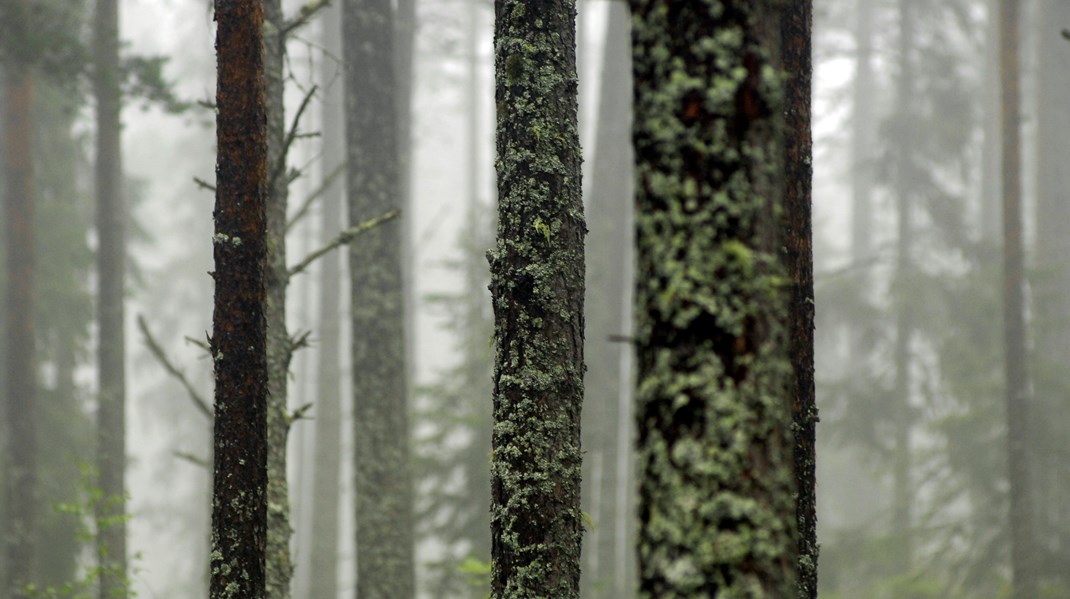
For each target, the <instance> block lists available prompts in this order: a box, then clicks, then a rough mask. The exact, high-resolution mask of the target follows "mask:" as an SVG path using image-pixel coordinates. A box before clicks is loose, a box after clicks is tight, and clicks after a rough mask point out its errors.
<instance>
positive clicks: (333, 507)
mask: <svg viewBox="0 0 1070 599" xmlns="http://www.w3.org/2000/svg"><path fill="white" fill-rule="evenodd" d="M341 14H342V13H341V10H340V9H339V8H338V7H337V5H333V4H332V5H331V6H330V7H328V8H327V9H325V12H324V14H323V16H322V20H321V22H322V23H323V27H324V32H323V43H324V46H325V47H326V49H327V52H329V53H330V55H331V56H341V55H342V30H341V24H340V23H339V17H340V16H341ZM337 69H338V65H337V64H335V63H334V62H333V61H331V60H326V59H325V60H324V61H323V64H322V66H321V70H322V79H323V81H331V80H333V79H334V76H335V73H336V71H337ZM322 110H323V113H322V114H323V125H322V127H321V130H322V131H323V158H322V162H321V165H322V175H323V177H324V179H325V180H326V178H327V177H330V176H331V173H332V172H333V170H334V168H335V165H337V164H338V163H339V162H340V161H341V160H342V159H343V156H344V152H345V140H344V139H343V134H342V127H344V123H345V121H344V118H345V117H344V115H343V114H342V90H341V86H340V85H334V86H330V87H327V88H326V90H325V92H324V100H323V109H322ZM321 201H322V202H323V219H322V230H321V232H320V235H321V237H322V240H323V242H324V243H328V242H330V240H332V239H334V238H335V237H336V236H337V235H338V233H339V232H340V231H341V229H342V227H341V223H342V220H341V219H342V183H341V182H340V181H337V182H335V183H332V184H331V185H330V186H328V187H327V190H326V192H325V193H324V194H323V199H322V200H321ZM341 262H342V259H341V256H340V255H339V254H338V252H329V253H327V254H325V255H324V256H323V257H322V258H320V268H321V269H322V270H321V271H320V281H321V283H320V330H319V370H318V372H317V375H316V380H317V384H316V405H315V426H316V450H315V451H316V462H315V466H314V468H313V473H312V476H313V483H312V484H313V489H314V491H313V494H312V531H311V535H310V536H311V538H312V543H311V544H312V550H311V551H312V555H311V558H310V560H309V568H310V570H311V576H310V586H309V597H315V598H321V597H322V598H324V599H335V598H336V597H337V596H338V588H337V587H338V527H339V525H340V523H339V522H338V504H339V501H340V495H339V493H340V481H339V477H340V476H341V470H342V468H341V451H342V428H341V423H342V404H341V402H342V398H341V386H340V381H341V380H342V369H341V356H342V350H341V347H342V344H341V341H342V336H341V328H342V323H341V312H340V310H341V301H340V300H341V296H340V295H339V294H340V293H341V292H342V289H341V284H340V281H341V277H342V272H341Z"/></svg>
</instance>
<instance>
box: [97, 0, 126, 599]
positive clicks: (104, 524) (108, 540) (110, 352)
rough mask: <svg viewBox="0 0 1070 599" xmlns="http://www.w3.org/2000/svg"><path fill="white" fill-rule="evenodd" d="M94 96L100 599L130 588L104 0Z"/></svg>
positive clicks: (114, 94) (111, 69) (119, 246)
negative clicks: (127, 560) (125, 515)
mask: <svg viewBox="0 0 1070 599" xmlns="http://www.w3.org/2000/svg"><path fill="white" fill-rule="evenodd" d="M93 33H94V38H93V65H94V73H93V75H94V76H93V92H94V96H96V112H97V114H96V116H97V140H96V141H97V156H96V200H97V203H96V210H97V212H96V227H97V240H98V244H99V245H98V249H97V285H98V291H97V322H98V327H99V331H100V333H99V336H98V345H97V347H98V350H97V369H98V372H97V376H98V379H99V381H100V391H99V399H98V413H97V469H98V475H99V477H100V489H101V491H102V492H103V496H104V497H103V500H102V501H99V502H97V505H96V518H97V532H98V534H99V535H100V538H99V539H98V541H97V554H98V560H99V563H100V565H101V567H102V571H101V577H100V597H101V599H108V598H111V597H115V596H116V595H119V594H122V593H123V592H124V591H125V590H126V589H127V588H128V582H127V576H126V570H127V565H126V522H125V520H124V514H125V511H126V509H125V505H126V485H125V480H126V475H125V473H126V416H125V414H126V381H125V379H126V369H125V367H124V360H125V343H124V328H125V327H124V314H125V310H124V301H125V298H124V282H125V279H126V276H125V270H126V268H125V266H126V250H125V245H126V244H125V232H124V229H125V227H124V220H125V218H126V204H125V202H124V201H123V192H122V149H121V140H120V132H121V129H120V124H119V111H120V106H121V101H122V98H121V93H120V87H119V83H120V82H119V5H118V2H116V0H97V4H96V14H95V22H94V27H93Z"/></svg>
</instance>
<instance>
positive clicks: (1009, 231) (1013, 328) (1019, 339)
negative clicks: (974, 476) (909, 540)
mask: <svg viewBox="0 0 1070 599" xmlns="http://www.w3.org/2000/svg"><path fill="white" fill-rule="evenodd" d="M1019 14H1020V13H1019V7H1018V2H1017V0H1002V1H1001V2H1000V12H999V17H1000V72H1001V75H1002V77H1001V80H1002V84H1001V86H1000V87H1001V91H1002V94H1001V96H1002V97H1001V105H1002V109H1001V119H1000V120H1001V130H1002V138H1003V143H1002V146H1003V148H1002V150H1003V151H1002V152H1001V156H1002V168H1001V169H1000V170H1001V174H1002V191H1003V348H1004V349H1003V353H1004V368H1005V373H1006V402H1007V470H1008V479H1009V481H1010V492H1009V495H1010V514H1009V516H1010V518H1009V522H1010V540H1011V547H1010V553H1011V578H1012V582H1013V585H1014V586H1013V596H1014V597H1015V599H1036V598H1037V597H1038V596H1039V595H1038V585H1037V568H1036V565H1037V557H1038V556H1037V555H1036V552H1035V550H1034V546H1033V543H1034V541H1033V489H1032V484H1031V478H1032V477H1031V464H1030V463H1029V453H1028V447H1027V445H1026V442H1027V438H1028V436H1029V433H1028V427H1029V408H1030V403H1031V390H1032V385H1031V384H1030V381H1029V371H1028V369H1027V365H1026V357H1027V356H1028V348H1027V345H1026V340H1025V247H1024V239H1023V235H1022V176H1021V117H1020V114H1021V108H1020V106H1021V87H1020V83H1019V72H1020V69H1019V58H1018V55H1019V42H1018V30H1019V27H1020V18H1019Z"/></svg>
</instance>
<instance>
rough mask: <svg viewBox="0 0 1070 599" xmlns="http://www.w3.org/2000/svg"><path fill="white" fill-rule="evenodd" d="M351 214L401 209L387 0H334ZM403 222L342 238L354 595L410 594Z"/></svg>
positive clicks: (400, 598) (401, 598)
mask: <svg viewBox="0 0 1070 599" xmlns="http://www.w3.org/2000/svg"><path fill="white" fill-rule="evenodd" d="M342 15H343V16H342V22H343V36H342V40H343V47H344V52H343V57H344V61H345V94H346V100H345V101H346V164H347V165H348V168H347V171H346V195H347V198H348V200H347V201H348V204H349V223H350V225H356V224H358V223H360V222H361V221H364V220H367V219H370V218H373V217H375V216H379V215H381V214H383V213H384V212H386V211H388V210H391V209H397V208H400V207H401V205H402V201H403V198H402V196H401V165H400V164H399V158H400V153H399V143H400V134H399V131H398V123H399V120H398V110H399V103H398V100H399V98H398V86H397V80H396V74H395V68H396V64H395V62H394V61H395V56H394V42H395V40H394V37H395V35H396V31H395V27H394V23H395V21H394V14H393V10H392V9H391V2H390V0H345V2H344V3H343V4H342ZM402 226H403V223H401V222H397V221H395V222H389V223H386V224H384V225H381V226H379V227H376V228H375V229H374V230H372V231H369V232H368V233H366V234H364V235H362V236H361V237H360V238H359V239H357V240H356V241H355V242H354V243H353V244H351V245H350V254H349V276H350V286H351V287H350V298H351V306H350V309H351V317H352V330H353V340H352V349H353V373H352V376H353V401H354V423H355V424H354V433H353V434H354V441H355V447H356V453H355V458H354V459H355V460H356V461H355V487H356V488H355V491H356V527H357V597H358V598H359V599H364V598H373V597H391V598H397V599H406V598H409V597H412V596H413V594H414V593H415V580H414V577H415V567H414V564H413V546H414V541H413V500H412V497H413V489H412V484H413V483H412V474H411V470H412V466H411V463H410V459H409V430H408V403H407V398H406V386H407V379H406V374H407V371H406V361H405V321H404V318H405V316H404V303H405V301H404V292H403V286H402V275H401V270H402V264H403V256H402Z"/></svg>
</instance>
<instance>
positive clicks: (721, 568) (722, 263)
mask: <svg viewBox="0 0 1070 599" xmlns="http://www.w3.org/2000/svg"><path fill="white" fill-rule="evenodd" d="M780 4H781V3H779V2H777V1H775V0H736V1H730V2H725V1H713V0H709V1H702V2H689V3H680V2H671V1H668V0H632V2H631V6H632V14H633V21H632V23H633V27H634V29H633V33H632V41H633V59H634V78H635V86H636V91H635V101H636V105H635V121H634V132H633V139H634V145H635V152H636V168H637V188H638V193H637V197H636V207H637V213H636V233H637V248H638V260H637V268H638V271H637V272H638V282H637V286H636V307H637V323H636V333H635V343H636V347H637V357H638V378H639V380H638V397H637V401H636V409H637V422H638V425H639V440H638V452H639V457H638V460H639V473H640V475H639V476H640V483H639V510H638V511H639V521H640V523H639V577H640V581H639V591H640V596H641V597H699V596H702V597H744V596H746V597H756V596H765V597H790V596H793V595H794V594H795V592H796V591H795V580H794V578H795V571H796V557H797V546H796V542H795V520H796V507H795V500H794V491H795V485H794V484H793V476H792V440H791V434H790V432H789V430H790V425H791V406H792V402H791V400H790V398H789V390H790V387H791V384H790V381H791V372H792V371H791V363H790V361H789V357H788V339H787V335H786V333H787V331H786V327H785V324H786V322H785V321H786V315H787V313H786V308H787V299H788V293H789V289H786V288H785V287H784V285H783V284H782V283H781V281H783V280H784V273H783V270H782V268H781V259H780V258H779V256H778V253H779V252H778V250H779V248H780V246H781V243H782V241H781V240H780V239H779V237H780V229H781V225H780V222H779V220H778V218H777V216H776V215H777V211H778V209H779V208H780V207H781V197H782V194H783V185H782V173H781V169H780V162H781V161H782V160H783V156H784V148H783V146H782V145H781V143H780V135H778V132H779V129H780V126H781V125H780V118H779V117H780V115H781V114H782V113H783V106H782V104H781V100H780V99H779V98H780V95H781V94H780V89H779V87H780V83H779V80H778V79H777V78H775V77H769V76H767V75H766V73H768V72H773V71H772V69H773V68H775V66H776V65H775V64H772V63H771V62H770V58H771V57H778V56H780V31H779V24H780V14H779V11H778V10H777V8H776V7H777V6H778V5H780Z"/></svg>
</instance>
